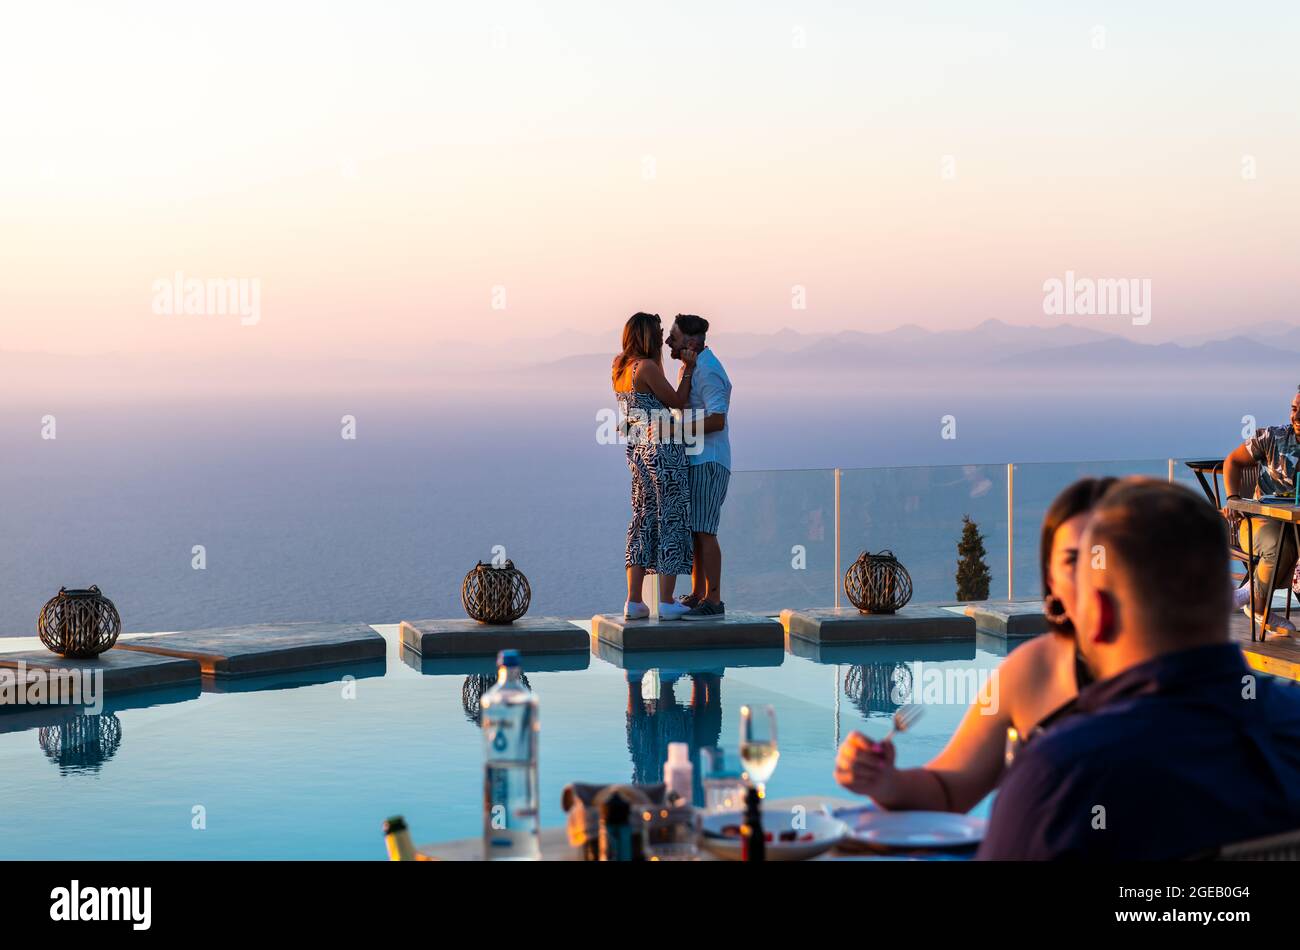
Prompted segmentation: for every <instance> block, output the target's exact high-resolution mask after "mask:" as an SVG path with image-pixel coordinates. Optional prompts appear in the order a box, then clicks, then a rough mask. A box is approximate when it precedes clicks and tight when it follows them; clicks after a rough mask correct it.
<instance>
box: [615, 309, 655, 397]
mask: <svg viewBox="0 0 1300 950" xmlns="http://www.w3.org/2000/svg"><path fill="white" fill-rule="evenodd" d="M663 351H664V327H663V323H662V322H661V321H660V320H659V314H657V313H644V312H642V313H634V314H632V316H630V317H628V319H627V323H625V324H624V325H623V348H622V350H620V351H619V354H618V356H616V357H614V365H613V367H612V368H611V370H610V375H611V377H612V378H613V381H614V386H615V387H617V386H618V379H619V377H620V376H622V375H623V370H625V369H626V368H627V366H628V364H629V363H635V362H636V361H637V360H654V361H655V362H656V363H658V364H659V365H660V366H663Z"/></svg>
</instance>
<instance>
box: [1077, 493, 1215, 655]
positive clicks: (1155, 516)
mask: <svg viewBox="0 0 1300 950" xmlns="http://www.w3.org/2000/svg"><path fill="white" fill-rule="evenodd" d="M1089 527H1090V528H1091V543H1092V545H1093V548H1094V550H1093V551H1080V552H1079V559H1080V561H1082V560H1083V559H1084V558H1088V559H1090V560H1091V559H1092V558H1093V557H1094V555H1095V553H1096V552H1095V549H1096V547H1097V546H1098V545H1100V546H1101V549H1102V550H1101V552H1100V554H1101V556H1102V557H1104V558H1105V561H1104V565H1105V573H1107V574H1111V573H1114V572H1120V573H1121V574H1122V576H1123V577H1125V578H1127V581H1128V586H1129V587H1130V588H1131V589H1132V590H1133V591H1135V592H1136V596H1137V598H1138V603H1137V604H1136V605H1135V606H1136V609H1137V611H1138V613H1139V614H1140V615H1141V616H1142V617H1143V619H1144V620H1146V621H1147V624H1146V625H1147V627H1148V629H1150V630H1154V631H1157V632H1158V633H1159V635H1160V637H1161V638H1162V639H1163V640H1165V641H1175V640H1178V639H1180V638H1182V639H1186V640H1190V641H1192V642H1197V641H1201V642H1204V641H1206V640H1216V641H1217V640H1226V639H1227V635H1228V613H1229V610H1230V608H1231V602H1232V595H1231V591H1230V588H1231V585H1230V584H1229V578H1228V532H1227V528H1226V527H1225V525H1224V521H1223V518H1222V517H1221V516H1220V515H1219V513H1218V512H1217V511H1215V510H1214V508H1213V507H1211V506H1210V505H1209V503H1207V502H1206V500H1205V499H1204V498H1202V497H1200V496H1199V495H1197V494H1196V493H1195V492H1193V491H1191V490H1190V489H1188V488H1184V487H1183V486H1182V485H1173V484H1170V483H1168V482H1162V481H1158V480H1156V479H1154V478H1125V479H1121V480H1120V481H1118V482H1116V483H1115V484H1114V485H1113V486H1112V487H1111V488H1110V490H1109V491H1107V492H1106V494H1105V495H1103V496H1102V498H1101V500H1100V501H1099V502H1098V503H1097V505H1096V507H1095V508H1094V509H1093V513H1092V519H1091V521H1090V523H1089Z"/></svg>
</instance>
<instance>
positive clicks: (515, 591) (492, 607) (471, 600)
mask: <svg viewBox="0 0 1300 950" xmlns="http://www.w3.org/2000/svg"><path fill="white" fill-rule="evenodd" d="M532 598H533V591H532V588H530V587H529V586H528V578H526V577H524V574H523V572H522V571H520V570H518V569H516V568H515V564H514V562H513V561H506V563H505V566H504V567H493V566H492V565H491V564H486V563H484V562H483V561H479V562H478V564H477V565H476V566H475V567H474V569H473V570H472V571H470V572H469V573H468V574H466V575H465V583H464V584H462V585H461V587H460V602H461V603H462V604H464V606H465V613H467V614H469V615H470V616H471V617H472V618H473V619H475V620H477V621H478V622H479V623H493V624H505V623H514V622H515V621H516V620H518V619H519V618H520V617H522V616H523V615H524V614H526V613H527V612H528V602H529V601H530V600H532Z"/></svg>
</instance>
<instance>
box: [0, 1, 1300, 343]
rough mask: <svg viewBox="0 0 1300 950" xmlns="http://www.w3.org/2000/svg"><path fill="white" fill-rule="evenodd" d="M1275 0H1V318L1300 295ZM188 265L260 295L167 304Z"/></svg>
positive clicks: (370, 338)
mask: <svg viewBox="0 0 1300 950" xmlns="http://www.w3.org/2000/svg"><path fill="white" fill-rule="evenodd" d="M1049 8H1050V9H1049ZM900 10H903V11H906V12H905V13H903V12H898V11H900ZM1298 10H1300V7H1297V5H1295V4H1293V3H1273V4H1264V3H1260V4H1252V3H1237V4H1233V5H1231V6H1224V5H1222V4H1216V3H1177V4H1174V3H1167V4H1154V3H1152V4H1141V5H1137V4H1133V3H1131V2H1114V3H1110V2H1099V3H1088V4H1082V5H1078V4H1071V5H1068V7H1067V5H1062V4H1041V3H1031V2H1025V3H981V4H971V3H957V2H954V3H927V4H908V5H904V6H900V5H898V4H886V3H880V4H866V3H863V4H845V3H839V2H829V0H814V2H809V0H799V2H795V0H790V2H783V3H776V2H757V0H751V2H746V3H739V2H717V3H699V2H698V0H697V2H660V3H653V4H650V3H613V2H586V0H552V2H547V3H524V2H489V3H481V4H480V3H473V4H466V3H455V4H452V3H387V2H385V3H377V2H355V3H301V4H290V3H265V2H255V3H237V2H236V3H221V4H207V5H203V7H202V9H200V8H199V5H196V4H176V3H161V2H159V3H152V2H149V3H146V2H140V3H113V4H103V3H57V2H52V3H36V4H21V5H15V6H14V7H12V8H11V9H10V10H9V11H8V12H7V14H6V23H5V27H4V29H3V31H0V89H3V90H4V95H3V98H2V99H0V268H3V272H2V276H0V350H11V351H12V350H40V351H49V352H68V353H102V352H108V351H124V352H136V353H154V352H158V353H168V352H177V351H184V352H189V353H194V352H202V353H205V354H210V355H212V356H213V357H214V358H226V357H233V356H237V355H238V354H240V353H244V352H249V351H250V350H251V351H256V352H257V353H258V354H259V355H266V354H277V353H284V354H290V353H292V354H299V355H312V356H325V357H334V356H350V355H358V354H382V353H384V352H388V351H392V350H394V349H409V348H418V347H421V346H436V345H438V344H439V343H440V342H445V341H447V340H452V339H477V340H480V341H487V342H491V341H494V340H503V339H505V338H506V337H507V336H512V335H514V336H518V335H525V336H531V335H546V334H552V333H556V332H561V331H564V330H566V329H574V330H578V331H581V332H583V333H591V332H599V331H603V330H604V329H606V328H608V329H609V332H610V334H611V339H612V338H614V337H616V335H617V333H618V329H619V327H620V326H621V323H622V321H623V320H624V319H625V318H626V316H627V315H628V314H629V313H631V312H633V311H635V310H638V309H652V310H657V311H660V312H663V313H668V314H670V313H674V312H678V311H691V312H696V313H702V314H705V315H707V316H709V317H710V318H711V319H713V320H714V321H715V324H716V325H718V326H726V327H728V328H730V329H744V330H751V331H765V330H776V329H779V328H781V327H784V326H795V327H804V328H809V329H818V330H827V329H839V328H845V329H848V328H855V329H887V328H889V327H892V326H895V325H897V324H901V323H907V322H915V323H919V324H922V325H924V326H928V327H932V328H946V327H964V326H969V325H971V324H973V323H976V322H978V321H980V320H983V319H985V318H988V317H998V318H1001V319H1004V320H1007V321H1010V322H1016V323H1051V322H1053V321H1054V320H1059V319H1061V318H1055V317H1049V316H1046V315H1045V314H1044V313H1043V309H1042V299H1043V290H1042V285H1043V282H1044V281H1045V280H1048V279H1050V278H1052V277H1061V276H1063V274H1064V272H1065V271H1066V270H1067V269H1073V270H1074V271H1076V272H1077V273H1078V274H1080V275H1087V276H1096V277H1135V278H1150V279H1151V280H1152V282H1153V291H1152V294H1153V319H1152V322H1151V324H1150V325H1148V326H1146V327H1140V328H1138V327H1127V326H1126V323H1127V321H1125V320H1123V319H1116V318H1106V317H1093V318H1091V319H1093V320H1096V321H1097V322H1098V325H1099V326H1102V327H1103V328H1106V329H1112V330H1117V331H1123V332H1127V333H1129V334H1130V335H1134V336H1137V335H1138V334H1147V335H1148V338H1151V339H1174V340H1177V339H1178V336H1179V334H1190V333H1194V332H1200V331H1204V330H1207V329H1210V328H1213V327H1215V326H1217V325H1220V324H1222V323H1249V322H1257V321H1262V320H1275V319H1293V318H1300V309H1298V308H1297V306H1296V304H1297V295H1296V290H1295V282H1294V268H1295V258H1296V251H1297V249H1298V248H1300V122H1298V121H1297V113H1296V101H1295V94H1296V90H1297V89H1300V58H1297V57H1296V56H1295V51H1294V39H1295V37H1296V36H1297V35H1298V31H1297V27H1300V13H1298V12H1297V11H1298ZM1099 30H1100V31H1101V32H1099ZM1097 46H1100V47H1101V48H1096V47H1097ZM1248 168H1249V169H1253V172H1254V177H1250V175H1249V174H1245V175H1244V174H1243V170H1244V169H1248ZM945 171H947V172H949V173H951V174H950V175H949V176H947V177H945ZM177 272H180V273H183V274H184V275H186V276H187V277H200V278H221V279H227V278H246V279H250V280H251V279H256V280H257V281H258V282H259V286H260V294H261V300H260V315H259V320H258V322H257V323H256V325H254V326H244V325H241V321H240V319H239V317H238V316H237V315H221V314H210V315H202V316H199V315H175V314H173V315H166V314H158V313H155V312H154V310H153V307H152V303H153V290H152V288H153V286H154V283H155V281H158V280H160V279H171V278H172V275H174V274H176V273H177ZM796 286H798V287H802V288H804V293H805V295H806V304H807V306H806V309H795V308H794V307H793V306H792V295H793V290H792V288H795V287H796ZM494 288H504V309H494V307H493V302H494V296H493V295H494ZM495 299H496V301H497V303H498V304H500V303H501V302H502V298H501V296H500V291H497V296H496V298H495ZM1071 319H1073V320H1074V321H1075V322H1086V319H1087V318H1085V319H1084V320H1081V319H1080V318H1071Z"/></svg>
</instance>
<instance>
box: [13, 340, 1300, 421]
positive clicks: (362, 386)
mask: <svg viewBox="0 0 1300 950" xmlns="http://www.w3.org/2000/svg"><path fill="white" fill-rule="evenodd" d="M709 342H710V345H711V346H712V347H713V348H714V350H715V351H716V352H717V353H718V355H719V356H720V357H721V358H722V360H723V362H724V363H725V364H726V366H727V370H728V372H729V373H730V374H731V376H732V378H733V379H743V380H744V381H745V383H746V384H747V385H754V384H761V385H764V386H770V385H772V384H773V383H774V382H778V383H779V381H781V380H788V379H791V378H795V377H798V378H799V379H801V380H802V381H803V383H801V384H809V385H815V386H816V388H817V389H819V390H821V391H826V392H831V391H838V390H843V391H844V392H849V391H854V390H860V389H862V388H863V386H866V387H867V388H870V387H871V386H872V385H873V383H872V381H873V380H875V379H877V378H881V379H884V380H886V381H888V384H889V385H896V384H900V383H906V384H907V385H909V386H912V387H913V388H917V387H921V388H932V387H935V386H940V385H941V384H943V383H945V382H949V381H951V382H956V381H958V380H966V379H970V378H972V376H973V377H974V378H975V379H984V380H987V384H988V386H989V388H990V389H991V390H999V389H1003V390H1005V389H1007V388H1008V387H1013V386H1014V385H1015V384H1013V383H1011V382H1010V381H1009V378H1010V377H1012V376H1030V377H1034V376H1038V375H1040V374H1050V375H1060V376H1072V377H1074V378H1075V379H1076V381H1077V380H1079V379H1080V378H1085V379H1086V377H1087V376H1088V375H1089V374H1096V375H1099V376H1100V375H1103V374H1104V375H1106V377H1107V381H1108V382H1111V383H1123V384H1126V385H1133V384H1141V383H1142V380H1143V374H1153V375H1154V374H1159V375H1161V377H1162V379H1163V380H1164V381H1165V382H1164V383H1163V384H1164V385H1173V384H1174V383H1176V382H1177V381H1178V379H1177V378H1181V379H1183V380H1186V382H1187V384H1188V385H1189V386H1191V387H1199V386H1200V385H1201V382H1200V380H1201V378H1202V377H1204V378H1205V379H1221V380H1223V381H1224V385H1231V384H1233V383H1234V382H1242V381H1243V380H1247V379H1249V380H1252V381H1253V382H1255V383H1257V384H1264V385H1265V386H1266V387H1267V388H1270V389H1271V388H1272V385H1271V379H1272V378H1273V377H1277V378H1281V379H1287V380H1288V382H1289V381H1290V378H1291V377H1292V376H1294V377H1295V381H1296V382H1298V383H1300V325H1295V324H1288V323H1281V322H1272V323H1261V324H1257V325H1253V326H1244V327H1227V328H1225V329H1224V330H1223V331H1222V332H1220V333H1210V334H1198V335H1196V336H1189V337H1188V338H1187V339H1186V340H1182V341H1179V342H1156V341H1154V340H1153V341H1152V342H1150V343H1147V342H1142V341H1140V340H1136V339H1134V338H1133V337H1131V336H1121V335H1119V334H1117V333H1109V332H1106V331H1104V330H1097V329H1093V328H1092V327H1084V326H1078V325H1075V324H1068V323H1063V324H1059V325H1056V326H1018V325H1015V324H1010V323H1005V322H1003V321H1001V320H985V321H984V322H983V323H980V324H978V325H976V326H974V327H970V328H969V329H964V330H927V329H925V328H923V327H920V326H916V325H914V324H904V325H902V326H899V327H895V328H894V329H891V330H884V331H879V332H865V331H857V330H852V331H843V332H838V333H815V332H814V333H805V332H801V331H798V330H794V329H790V328H786V329H782V330H779V331H777V332H775V333H747V332H719V333H716V334H714V335H711V336H710V341H709ZM613 356H614V347H613V344H612V341H611V337H610V336H609V335H606V334H599V335H598V334H581V333H574V332H563V333H558V334H553V335H551V336H548V337H544V338H532V339H528V338H516V339H512V340H511V341H509V342H508V343H506V344H503V345H491V344H489V343H486V342H482V341H479V342H469V343H463V344H462V343H454V344H442V345H439V346H436V347H432V348H430V347H414V346H413V347H407V348H404V349H395V350H394V351H393V352H391V353H385V354H381V355H371V354H365V355H362V354H357V355H355V356H351V357H346V358H335V359H322V358H313V357H311V356H307V355H301V356H295V357H292V358H288V357H284V356H282V355H277V354H275V353H271V352H262V353H258V352H256V351H251V352H249V353H247V354H240V355H239V357H238V358H234V357H230V356H224V357H223V356H211V355H209V354H207V353H201V352H200V353H181V354H173V355H169V356H166V357H160V356H158V355H156V354H144V353H117V354H102V355H98V356H94V357H90V356H71V355H64V354H52V353H16V352H3V351H0V380H4V381H5V382H6V383H8V384H9V387H8V389H9V392H10V393H11V394H12V395H14V396H17V395H19V394H22V395H23V396H24V397H27V399H28V400H36V401H38V402H42V403H44V404H50V403H51V402H52V401H53V400H55V399H56V398H61V397H62V396H63V395H65V394H71V393H73V392H80V393H83V394H85V393H89V394H92V395H93V396H95V397H99V396H114V395H131V394H137V395H141V396H148V395H149V394H150V393H152V394H155V395H156V394H159V393H161V394H165V395H166V396H167V397H172V396H176V397H179V396H183V395H186V394H198V393H203V392H208V393H216V392H222V393H246V394H253V393H259V392H261V393H272V392H274V393H284V392H290V393H298V392H303V393H306V392H358V393H360V392H367V391H369V392H402V391H419V390H427V389H439V390H445V391H449V392H463V393H465V394H466V395H472V394H474V393H480V392H482V391H484V390H503V391H504V390H517V389H518V388H520V387H536V386H545V387H547V388H548V389H576V390H583V391H587V392H594V391H598V390H600V391H603V389H604V388H605V385H606V384H605V382H604V381H605V380H606V379H607V377H608V373H609V368H610V362H611V360H612V359H613ZM990 369H996V370H997V373H996V375H990V374H988V373H987V371H988V370H990ZM670 372H671V369H670ZM935 372H941V373H942V374H943V376H944V378H943V379H942V380H941V379H939V378H937V377H935V376H934V375H933V374H934V373H935ZM981 374H984V375H983V376H981ZM1171 380H1172V381H1173V382H1171ZM1033 385H1039V383H1038V382H1034V383H1033Z"/></svg>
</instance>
